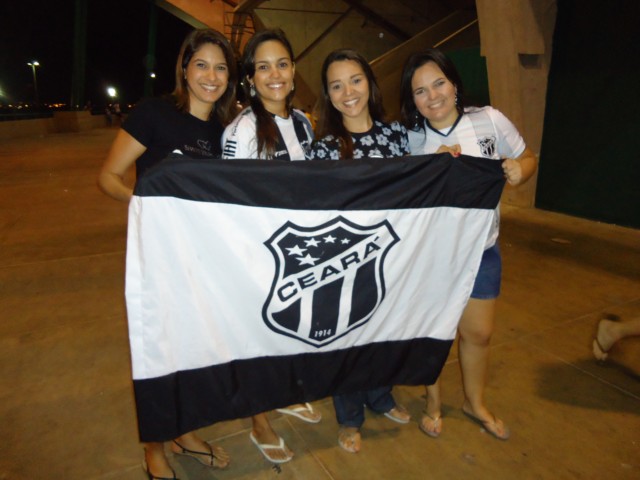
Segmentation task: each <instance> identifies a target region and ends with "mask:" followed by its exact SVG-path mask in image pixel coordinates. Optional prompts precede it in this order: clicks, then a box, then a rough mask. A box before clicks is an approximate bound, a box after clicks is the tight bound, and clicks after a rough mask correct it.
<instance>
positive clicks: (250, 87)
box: [249, 83, 256, 97]
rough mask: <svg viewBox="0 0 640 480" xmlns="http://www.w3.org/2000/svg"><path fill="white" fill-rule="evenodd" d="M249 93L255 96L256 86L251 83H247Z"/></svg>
mask: <svg viewBox="0 0 640 480" xmlns="http://www.w3.org/2000/svg"><path fill="white" fill-rule="evenodd" d="M249 95H251V96H252V97H255V96H256V86H255V85H254V84H253V83H252V84H250V85H249Z"/></svg>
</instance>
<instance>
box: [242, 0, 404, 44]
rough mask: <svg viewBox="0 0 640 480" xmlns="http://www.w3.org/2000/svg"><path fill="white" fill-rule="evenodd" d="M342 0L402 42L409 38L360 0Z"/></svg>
mask: <svg viewBox="0 0 640 480" xmlns="http://www.w3.org/2000/svg"><path fill="white" fill-rule="evenodd" d="M247 1H249V0H247ZM342 1H343V2H344V3H346V4H347V5H349V6H351V7H353V8H355V9H356V11H358V12H359V13H361V14H362V15H364V17H365V18H366V19H367V20H371V21H372V22H373V23H375V24H377V25H379V26H380V27H382V28H384V29H385V30H386V31H387V32H389V33H391V34H392V35H394V36H396V37H397V38H398V39H399V40H402V41H403V42H406V41H407V40H409V39H410V38H411V35H409V34H408V33H407V32H405V31H404V30H400V29H399V28H398V27H396V26H395V25H394V24H392V23H391V22H389V21H387V20H385V19H384V18H383V17H381V16H380V15H378V14H377V13H375V12H374V11H373V10H371V9H370V8H367V7H365V6H364V5H362V2H361V0H342Z"/></svg>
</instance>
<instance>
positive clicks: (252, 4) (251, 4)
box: [233, 0, 265, 13]
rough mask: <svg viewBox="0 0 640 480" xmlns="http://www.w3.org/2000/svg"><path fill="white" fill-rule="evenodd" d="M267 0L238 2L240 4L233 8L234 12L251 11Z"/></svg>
mask: <svg viewBox="0 0 640 480" xmlns="http://www.w3.org/2000/svg"><path fill="white" fill-rule="evenodd" d="M264 2H265V0H244V1H243V2H240V3H238V6H237V7H236V8H234V9H233V13H251V11H252V10H253V9H254V8H258V7H259V6H260V4H261V3H264Z"/></svg>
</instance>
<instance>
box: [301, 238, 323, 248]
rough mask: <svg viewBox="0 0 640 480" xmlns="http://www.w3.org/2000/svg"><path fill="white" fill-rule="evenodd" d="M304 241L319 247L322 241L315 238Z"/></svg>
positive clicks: (308, 244)
mask: <svg viewBox="0 0 640 480" xmlns="http://www.w3.org/2000/svg"><path fill="white" fill-rule="evenodd" d="M304 243H305V244H306V245H307V247H317V246H318V244H319V243H320V242H319V241H318V240H316V239H315V238H312V239H310V240H305V241H304Z"/></svg>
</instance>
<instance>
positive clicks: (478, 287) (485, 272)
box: [471, 243, 502, 300]
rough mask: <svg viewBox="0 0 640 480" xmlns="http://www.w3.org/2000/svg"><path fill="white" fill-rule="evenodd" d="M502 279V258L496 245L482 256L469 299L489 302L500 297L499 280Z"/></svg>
mask: <svg viewBox="0 0 640 480" xmlns="http://www.w3.org/2000/svg"><path fill="white" fill-rule="evenodd" d="M501 277H502V257H501V256H500V249H499V248H498V244H497V243H496V244H495V245H493V246H492V247H489V248H487V249H486V250H485V251H484V253H483V254H482V260H481V261H480V269H479V270H478V275H477V276H476V280H475V282H474V284H473V290H472V291H471V298H477V299H480V300H489V299H492V298H497V297H498V295H500V279H501Z"/></svg>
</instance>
